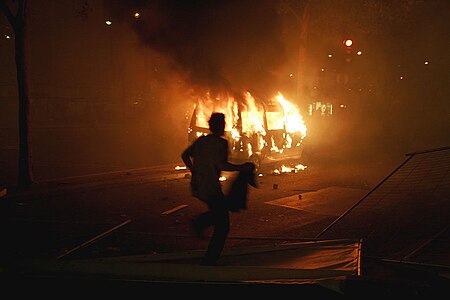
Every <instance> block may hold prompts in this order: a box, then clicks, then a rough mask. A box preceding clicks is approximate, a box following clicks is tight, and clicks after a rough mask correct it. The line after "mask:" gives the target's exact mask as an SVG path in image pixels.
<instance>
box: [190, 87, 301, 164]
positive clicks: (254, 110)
mask: <svg viewBox="0 0 450 300" xmlns="http://www.w3.org/2000/svg"><path fill="white" fill-rule="evenodd" d="M212 112H222V113H224V114H225V118H226V128H225V137H226V138H227V139H228V141H229V146H230V149H229V150H230V160H231V161H234V162H236V163H242V162H245V161H250V162H253V163H254V164H255V165H256V167H257V168H259V167H260V166H261V163H262V162H263V161H286V160H287V159H299V158H300V157H301V154H302V151H303V143H302V142H303V139H304V138H305V136H306V131H307V129H306V125H305V123H304V121H303V116H302V115H301V114H300V110H299V108H298V107H297V106H296V105H294V104H292V103H291V102H289V101H288V100H286V99H285V98H284V96H283V95H282V94H281V93H278V94H277V95H276V96H275V97H273V98H272V99H269V101H267V102H264V101H261V100H260V101H257V100H256V99H255V98H254V97H253V96H252V95H251V94H250V93H249V92H245V93H244V95H243V97H242V98H240V99H239V100H238V99H235V98H234V97H231V96H225V97H218V98H214V99H212V98H211V97H210V96H209V95H206V96H205V97H204V98H202V99H198V100H197V103H196V104H195V107H194V111H193V113H192V118H191V121H190V126H189V128H188V142H189V143H192V142H193V141H194V140H196V139H197V138H198V137H200V136H202V135H206V134H208V133H209V129H208V120H209V117H210V115H211V113H212Z"/></svg>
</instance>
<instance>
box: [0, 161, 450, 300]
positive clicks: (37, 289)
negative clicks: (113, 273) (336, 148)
mask: <svg viewBox="0 0 450 300" xmlns="http://www.w3.org/2000/svg"><path fill="white" fill-rule="evenodd" d="M401 162H402V159H399V160H386V161H385V160H380V161H370V163H369V162H368V161H367V160H360V161H358V162H356V163H348V162H344V161H334V162H333V163H332V164H330V163H328V164H323V163H321V162H320V161H317V160H311V161H309V162H308V164H307V168H306V169H305V170H304V171H299V172H296V173H286V174H281V175H275V174H273V172H272V169H273V168H274V167H275V165H273V164H270V163H269V164H267V165H265V166H264V168H262V170H261V172H262V174H263V176H261V177H259V178H258V183H259V186H258V188H257V189H251V190H250V192H249V203H248V209H246V210H243V211H240V212H237V213H232V215H231V231H230V236H229V239H228V241H227V244H226V249H233V248H236V247H248V246H254V245H266V244H270V243H275V242H286V241H304V240H311V239H314V238H315V237H316V236H317V234H319V233H320V232H321V231H322V230H324V228H326V227H327V226H328V225H329V224H331V223H332V222H333V221H334V220H335V219H336V218H337V217H338V216H340V215H341V214H342V213H344V212H345V211H346V210H347V209H348V208H349V207H350V206H352V205H353V204H354V203H355V202H356V201H358V200H359V199H360V198H361V197H362V196H364V195H365V194H366V193H368V192H369V191H370V190H371V189H372V188H373V187H375V186H376V185H377V184H378V183H379V182H380V181H381V180H382V179H383V178H384V177H385V176H387V175H388V174H389V173H390V172H391V171H392V170H394V169H395V168H396V167H397V165H398V164H400V163H401ZM175 167H176V165H164V166H158V167H151V168H145V169H136V170H127V171H122V172H111V173H104V174H98V175H91V176H80V177H73V178H63V179H58V180H53V181H49V182H45V183H40V184H38V185H36V186H34V187H33V188H32V189H31V190H30V191H28V192H21V193H19V192H14V191H12V192H10V193H8V195H7V196H4V197H2V198H0V199H1V218H0V222H1V234H2V237H3V238H2V246H1V248H2V249H1V254H2V269H1V271H2V272H1V281H2V286H4V287H7V288H11V290H12V291H14V292H15V293H16V294H17V295H19V294H23V293H29V292H30V290H31V291H33V293H36V294H38V293H39V294H40V293H43V294H47V295H57V294H58V293H59V292H57V291H59V290H64V291H66V293H67V294H69V295H73V296H75V295H76V296H82V295H85V296H86V295H90V294H91V293H92V294H93V293H100V294H102V295H107V294H111V295H113V296H130V295H138V294H139V293H144V294H145V295H146V296H150V295H152V294H151V293H153V292H156V291H158V292H162V293H163V294H164V296H173V295H180V296H184V295H192V296H195V297H196V296H198V295H199V294H202V295H206V296H208V297H215V296H220V295H225V296H236V295H240V293H241V292H242V293H243V292H251V293H252V294H254V295H256V294H258V295H268V294H271V295H275V296H283V295H286V294H285V293H286V292H288V293H291V294H289V295H292V293H296V296H303V295H306V294H308V295H313V296H318V295H319V296H322V295H323V296H337V297H338V296H358V297H366V296H372V295H375V296H385V295H387V296H399V295H400V296H415V295H427V296H437V295H448V294H449V286H450V282H449V281H448V279H447V278H448V277H447V278H446V277H443V276H441V275H437V273H436V272H433V270H427V271H425V270H423V269H420V270H419V269H416V268H414V267H411V266H408V267H405V266H399V265H398V264H389V263H387V262H381V261H380V260H378V259H374V258H368V257H364V252H362V255H363V256H362V262H361V276H348V277H346V278H343V279H339V280H333V281H332V283H331V284H327V286H322V285H320V284H317V283H315V282H311V283H307V282H306V283H305V282H302V283H301V284H296V283H295V282H292V283H252V284H251V283H239V282H229V283H224V282H211V281H208V278H205V280H204V281H203V282H199V281H195V282H186V281H182V282H174V281H169V280H153V281H147V280H129V279H126V280H125V279H121V278H115V279H111V278H101V277H92V276H88V275H86V276H80V275H79V274H77V275H76V276H75V275H74V274H58V276H55V275H54V274H50V275H49V274H35V273H34V272H32V271H31V272H28V271H24V270H23V269H19V268H17V269H14V268H11V267H10V266H11V262H14V261H22V260H30V259H38V260H42V259H43V260H64V261H71V260H73V261H76V260H78V259H95V258H102V257H118V258H120V257H129V256H135V255H144V254H149V253H171V252H179V251H187V250H204V249H205V248H206V246H207V241H208V239H199V238H197V237H195V235H194V234H193V232H192V230H191V228H190V223H189V220H190V219H191V218H192V217H194V216H195V215H196V214H198V213H199V212H201V211H203V210H204V209H205V208H204V206H203V204H202V203H200V202H199V201H198V200H196V199H194V198H192V197H191V196H190V194H189V189H188V187H189V184H188V182H189V177H188V176H187V175H186V172H185V171H184V170H179V171H177V170H175ZM225 185H226V183H225ZM299 195H302V197H301V198H300V197H299ZM288 197H298V199H299V201H304V203H305V206H302V204H298V205H292V204H291V203H289V202H283V201H280V202H273V201H274V200H277V199H278V200H279V199H286V198H288ZM308 201H309V202H308ZM283 203H284V204H283ZM306 204H307V205H306ZM208 235H210V232H208V233H207V236H208ZM196 264H197V262H196V261H193V262H192V264H191V267H192V266H195V265H196ZM183 267H184V266H183V265H180V268H183ZM224 267H225V268H226V267H227V266H226V265H224V266H218V267H211V268H217V272H220V270H221V268H224ZM194 270H196V271H195V272H198V271H199V270H198V269H194ZM200 271H201V270H200ZM285 297H287V295H286V296H285Z"/></svg>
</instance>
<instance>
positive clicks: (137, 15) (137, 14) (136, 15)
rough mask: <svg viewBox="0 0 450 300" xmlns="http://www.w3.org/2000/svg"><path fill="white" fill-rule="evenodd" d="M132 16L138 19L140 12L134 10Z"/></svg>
mask: <svg viewBox="0 0 450 300" xmlns="http://www.w3.org/2000/svg"><path fill="white" fill-rule="evenodd" d="M133 17H135V18H136V19H139V18H140V17H141V14H140V13H138V12H135V13H134V15H133Z"/></svg>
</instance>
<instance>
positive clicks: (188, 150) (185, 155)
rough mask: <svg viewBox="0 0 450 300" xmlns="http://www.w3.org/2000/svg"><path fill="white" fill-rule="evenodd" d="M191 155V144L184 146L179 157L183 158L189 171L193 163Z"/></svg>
mask: <svg viewBox="0 0 450 300" xmlns="http://www.w3.org/2000/svg"><path fill="white" fill-rule="evenodd" d="M191 157H192V145H191V146H189V147H188V148H186V150H184V151H183V153H182V154H181V159H182V160H183V162H184V164H185V165H186V167H187V168H188V169H189V171H191V173H192V169H193V168H194V164H193V163H192V159H191Z"/></svg>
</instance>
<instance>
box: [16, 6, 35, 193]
mask: <svg viewBox="0 0 450 300" xmlns="http://www.w3.org/2000/svg"><path fill="white" fill-rule="evenodd" d="M14 33H15V46H16V49H15V55H16V70H17V87H18V92H19V175H18V182H17V188H18V189H19V190H23V189H27V188H28V187H30V186H31V184H32V183H33V172H32V165H31V161H32V159H31V132H30V99H29V94H28V80H27V65H26V53H25V49H26V26H25V15H24V14H23V15H22V18H21V17H20V12H19V14H18V17H17V19H16V24H15V27H14Z"/></svg>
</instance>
